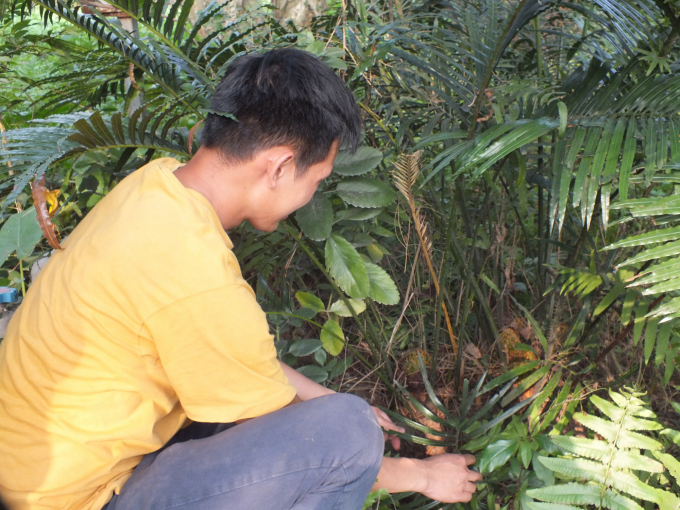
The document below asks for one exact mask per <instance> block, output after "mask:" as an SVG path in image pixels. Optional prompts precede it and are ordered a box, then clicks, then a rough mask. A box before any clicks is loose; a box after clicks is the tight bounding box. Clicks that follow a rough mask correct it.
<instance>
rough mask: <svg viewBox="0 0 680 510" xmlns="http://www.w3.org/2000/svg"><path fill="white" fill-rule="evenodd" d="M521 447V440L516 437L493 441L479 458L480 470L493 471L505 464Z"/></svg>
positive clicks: (484, 471) (483, 471) (482, 471)
mask: <svg viewBox="0 0 680 510" xmlns="http://www.w3.org/2000/svg"><path fill="white" fill-rule="evenodd" d="M518 448H519V441H517V440H516V439H501V440H500V441H496V442H495V443H491V444H490V445H489V446H487V447H486V448H485V449H484V451H483V452H482V456H481V457H480V458H479V471H480V472H481V473H491V472H492V471H494V470H495V469H496V468H498V467H500V466H502V465H503V464H505V463H506V462H507V461H508V460H509V459H510V457H512V456H513V455H514V454H515V452H517V449H518Z"/></svg>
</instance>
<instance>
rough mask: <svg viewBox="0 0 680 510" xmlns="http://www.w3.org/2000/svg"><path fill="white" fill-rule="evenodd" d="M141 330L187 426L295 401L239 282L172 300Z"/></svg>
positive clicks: (262, 320)
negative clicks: (188, 423) (155, 350)
mask: <svg viewBox="0 0 680 510" xmlns="http://www.w3.org/2000/svg"><path fill="white" fill-rule="evenodd" d="M145 330H146V331H145V332H143V333H142V335H143V336H144V333H147V334H148V335H149V336H150V339H151V340H152V341H153V343H154V344H155V347H156V349H157V351H158V357H159V359H160V363H161V365H162V367H163V370H164V371H165V373H166V374H167V376H168V379H169V380H170V383H171V385H172V387H173V389H174V390H175V392H176V393H177V395H178V397H179V400H180V403H181V404H182V407H183V408H184V410H185V411H186V414H187V416H188V417H189V418H190V419H191V420H194V421H198V422H207V423H229V422H233V421H236V420H239V419H242V418H253V417H256V416H261V415H263V414H266V413H269V412H272V411H275V410H277V409H280V408H282V407H284V406H285V405H286V404H288V403H290V401H291V400H293V397H294V396H295V388H293V386H292V385H291V384H290V383H289V382H288V379H287V377H286V375H285V374H284V373H283V371H282V370H281V366H280V365H279V362H278V360H277V358H276V349H275V347H274V341H273V337H272V335H270V334H269V326H268V324H267V320H266V317H265V314H264V312H263V311H262V309H261V308H260V306H259V305H258V304H257V301H256V300H255V296H254V295H253V292H252V290H251V289H250V287H248V285H247V284H246V283H245V282H241V283H235V284H232V285H227V286H225V287H222V288H218V289H215V290H211V291H207V292H202V293H200V294H197V295H194V296H190V297H187V298H185V299H182V300H179V301H177V302H175V303H173V304H171V305H169V306H167V307H165V308H163V309H161V310H159V311H157V312H156V313H154V314H153V315H152V316H151V317H150V318H149V319H148V320H147V321H146V322H145Z"/></svg>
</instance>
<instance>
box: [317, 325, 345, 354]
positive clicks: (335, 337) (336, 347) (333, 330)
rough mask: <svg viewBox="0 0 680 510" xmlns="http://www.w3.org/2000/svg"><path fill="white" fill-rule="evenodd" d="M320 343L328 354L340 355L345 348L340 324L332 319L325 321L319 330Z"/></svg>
mask: <svg viewBox="0 0 680 510" xmlns="http://www.w3.org/2000/svg"><path fill="white" fill-rule="evenodd" d="M321 343H322V344H323V348H324V349H325V350H326V352H327V353H328V354H330V355H332V356H337V355H338V354H340V353H341V352H342V349H343V347H345V334H344V333H343V332H342V328H341V327H340V324H338V323H337V322H335V321H334V320H333V319H329V320H328V321H326V324H324V325H323V328H321Z"/></svg>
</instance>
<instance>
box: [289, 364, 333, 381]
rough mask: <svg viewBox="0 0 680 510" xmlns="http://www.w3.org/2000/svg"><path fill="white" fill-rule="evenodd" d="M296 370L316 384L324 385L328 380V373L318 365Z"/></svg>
mask: <svg viewBox="0 0 680 510" xmlns="http://www.w3.org/2000/svg"><path fill="white" fill-rule="evenodd" d="M296 370H297V371H298V372H300V373H301V374H302V375H304V376H305V377H307V378H308V379H311V380H312V381H314V382H316V383H322V382H324V381H325V380H326V379H328V372H326V371H325V370H324V369H323V368H321V367H319V366H316V365H307V366H305V367H300V368H296Z"/></svg>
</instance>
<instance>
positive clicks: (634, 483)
mask: <svg viewBox="0 0 680 510" xmlns="http://www.w3.org/2000/svg"><path fill="white" fill-rule="evenodd" d="M605 485H609V486H611V487H613V488H615V489H617V490H619V491H621V492H625V493H626V494H630V495H631V496H633V497H635V498H640V499H644V500H645V501H651V502H652V503H660V502H661V497H660V495H659V493H660V492H662V491H659V490H658V489H655V488H654V487H651V486H649V485H647V484H646V483H644V482H641V481H640V480H638V479H637V478H636V477H635V476H634V475H631V474H630V473H624V472H623V471H618V470H612V471H611V472H610V473H609V476H608V477H607V481H606V483H605Z"/></svg>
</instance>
